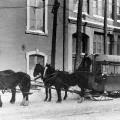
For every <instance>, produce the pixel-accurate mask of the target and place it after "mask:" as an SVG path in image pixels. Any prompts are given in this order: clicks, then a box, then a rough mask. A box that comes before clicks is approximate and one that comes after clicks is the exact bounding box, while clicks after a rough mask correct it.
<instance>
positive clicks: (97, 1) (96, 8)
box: [93, 0, 104, 16]
mask: <svg viewBox="0 0 120 120" xmlns="http://www.w3.org/2000/svg"><path fill="white" fill-rule="evenodd" d="M93 14H94V15H99V16H103V15H104V5H103V0H93Z"/></svg>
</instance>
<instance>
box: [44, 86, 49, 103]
mask: <svg viewBox="0 0 120 120" xmlns="http://www.w3.org/2000/svg"><path fill="white" fill-rule="evenodd" d="M45 95H46V97H45V99H44V101H47V99H48V88H47V87H45Z"/></svg>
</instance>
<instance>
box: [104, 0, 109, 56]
mask: <svg viewBox="0 0 120 120" xmlns="http://www.w3.org/2000/svg"><path fill="white" fill-rule="evenodd" d="M104 2H105V4H104V5H105V7H104V54H106V53H107V49H106V46H107V4H108V2H107V0H104Z"/></svg>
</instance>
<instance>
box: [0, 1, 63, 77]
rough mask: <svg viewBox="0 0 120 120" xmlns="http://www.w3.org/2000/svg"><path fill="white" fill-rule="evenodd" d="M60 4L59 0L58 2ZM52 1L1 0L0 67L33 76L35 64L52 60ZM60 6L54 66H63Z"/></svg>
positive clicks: (60, 8)
mask: <svg viewBox="0 0 120 120" xmlns="http://www.w3.org/2000/svg"><path fill="white" fill-rule="evenodd" d="M59 2H60V5H61V6H63V3H62V1H59ZM53 5H54V1H53V0H44V1H43V0H4V1H0V16H1V17H0V70H6V69H13V70H15V71H25V72H27V73H29V74H31V75H32V72H33V69H34V67H35V64H36V63H41V64H43V65H44V64H45V63H46V62H48V63H51V46H52V45H51V44H52V30H53V13H52V8H53ZM62 25H63V7H59V10H58V20H57V38H56V48H57V49H56V68H58V69H62V67H63V42H62V39H63V38H62V34H63V33H62V29H63V26H62Z"/></svg>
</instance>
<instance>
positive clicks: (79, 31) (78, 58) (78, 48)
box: [75, 0, 83, 69]
mask: <svg viewBox="0 0 120 120" xmlns="http://www.w3.org/2000/svg"><path fill="white" fill-rule="evenodd" d="M82 5H83V0H79V2H78V14H77V39H76V57H75V69H77V68H78V66H79V65H80V62H81V55H80V53H81V51H82V50H81V41H82Z"/></svg>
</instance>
